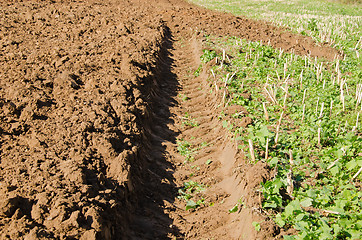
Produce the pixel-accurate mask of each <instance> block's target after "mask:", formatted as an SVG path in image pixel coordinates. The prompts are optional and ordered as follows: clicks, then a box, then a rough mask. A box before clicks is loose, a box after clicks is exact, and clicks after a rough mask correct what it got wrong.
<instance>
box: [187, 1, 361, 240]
mask: <svg viewBox="0 0 362 240" xmlns="http://www.w3.org/2000/svg"><path fill="white" fill-rule="evenodd" d="M193 2H196V3H198V4H201V5H204V6H206V7H209V8H213V9H218V10H224V11H229V12H232V13H234V14H236V15H245V16H248V17H254V18H259V19H264V20H269V21H271V22H274V23H275V24H277V25H281V26H286V27H289V28H290V29H291V30H292V31H294V32H297V33H301V34H304V35H308V36H311V37H313V38H314V39H315V40H316V41H317V42H323V43H328V44H329V45H331V46H332V47H336V48H338V49H340V50H341V51H343V52H344V54H345V57H344V59H342V60H335V61H334V62H323V61H321V60H319V59H311V58H309V57H306V56H296V55H294V54H287V53H284V52H283V51H279V50H276V49H273V48H271V47H270V46H266V45H262V44H261V43H258V42H247V41H245V40H242V39H237V38H223V39H221V38H212V37H210V36H206V39H207V43H208V45H209V46H208V49H214V50H215V51H212V50H205V51H204V55H203V56H202V57H201V59H202V60H203V62H207V61H215V60H216V59H217V61H216V62H217V65H216V66H215V67H213V69H212V76H214V77H211V78H212V79H210V81H212V82H211V83H210V84H211V85H216V87H215V89H214V90H213V91H222V93H223V103H222V105H241V106H243V107H244V108H246V110H247V111H248V114H247V115H246V116H247V117H250V118H251V119H252V120H253V123H252V124H251V125H249V126H248V127H239V126H238V121H239V120H238V119H243V117H245V115H243V114H242V113H236V114H234V115H233V117H234V118H235V119H234V120H233V121H227V120H226V119H224V121H223V126H224V127H225V128H227V129H229V130H230V131H231V132H232V133H233V134H234V136H235V139H236V140H237V141H238V142H239V143H241V144H240V146H239V147H240V148H242V149H243V150H244V151H245V152H246V153H248V154H249V159H251V162H256V161H265V162H267V163H268V164H269V166H270V168H271V169H274V171H275V175H274V177H273V179H272V180H271V181H267V182H265V183H263V184H262V186H261V191H262V192H263V195H264V201H263V208H264V209H265V210H266V211H267V212H268V214H269V216H270V217H271V218H273V219H274V221H275V223H276V224H278V225H279V226H280V227H281V228H284V229H286V230H287V229H290V228H294V229H295V230H297V233H296V234H295V235H286V236H284V238H285V239H362V235H361V232H362V214H361V207H362V201H361V198H362V192H361V180H362V173H361V171H362V151H361V149H362V134H361V123H360V122H361V120H360V119H361V117H362V116H361V113H362V103H361V100H362V59H361V58H362V57H361V56H360V52H361V49H362V36H361V33H362V17H361V16H362V8H361V5H358V4H354V5H344V4H340V3H335V2H331V1H311V0H292V1H283V0H282V1H271V0H265V1H256V0H251V1H229V0H224V1H220V0H210V1H203V0H194V1H193ZM355 2H356V1H355ZM216 52H217V53H219V54H216ZM221 52H223V53H222V54H221ZM216 55H217V56H216ZM214 57H216V58H215V59H213V58H214ZM217 76H222V77H221V79H218V78H217ZM245 93H248V94H251V98H250V97H248V95H245ZM219 118H221V119H222V118H224V115H223V113H221V114H220V117H219ZM240 121H242V120H240ZM241 125H242V124H240V126H241ZM235 209H236V208H235ZM235 209H231V210H230V211H236V210H235ZM254 227H255V228H256V229H257V228H258V229H259V230H260V225H258V224H257V223H255V224H254Z"/></svg>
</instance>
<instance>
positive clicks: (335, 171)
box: [329, 165, 339, 176]
mask: <svg viewBox="0 0 362 240" xmlns="http://www.w3.org/2000/svg"><path fill="white" fill-rule="evenodd" d="M329 171H330V172H331V173H332V175H333V176H336V175H337V174H338V173H339V167H338V166H337V165H335V166H334V167H332V168H331V169H330V170H329Z"/></svg>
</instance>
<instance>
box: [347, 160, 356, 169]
mask: <svg viewBox="0 0 362 240" xmlns="http://www.w3.org/2000/svg"><path fill="white" fill-rule="evenodd" d="M357 165H358V164H357V161H356V160H354V159H353V160H351V161H349V162H348V163H346V168H347V169H348V170H349V171H351V170H352V169H353V168H355V167H357Z"/></svg>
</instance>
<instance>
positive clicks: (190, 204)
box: [186, 200, 200, 211]
mask: <svg viewBox="0 0 362 240" xmlns="http://www.w3.org/2000/svg"><path fill="white" fill-rule="evenodd" d="M198 206H200V205H199V204H197V203H195V202H194V201H192V200H190V201H187V204H186V211H187V210H189V209H195V208H197V207H198Z"/></svg>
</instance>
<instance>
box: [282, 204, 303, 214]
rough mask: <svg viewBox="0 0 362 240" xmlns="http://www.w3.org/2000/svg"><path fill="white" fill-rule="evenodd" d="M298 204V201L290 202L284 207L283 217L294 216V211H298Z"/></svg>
mask: <svg viewBox="0 0 362 240" xmlns="http://www.w3.org/2000/svg"><path fill="white" fill-rule="evenodd" d="M300 210H301V208H300V204H299V201H298V200H293V201H291V202H290V203H289V204H288V205H287V206H286V207H285V211H284V213H285V216H286V217H289V216H292V215H293V214H294V211H300Z"/></svg>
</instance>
